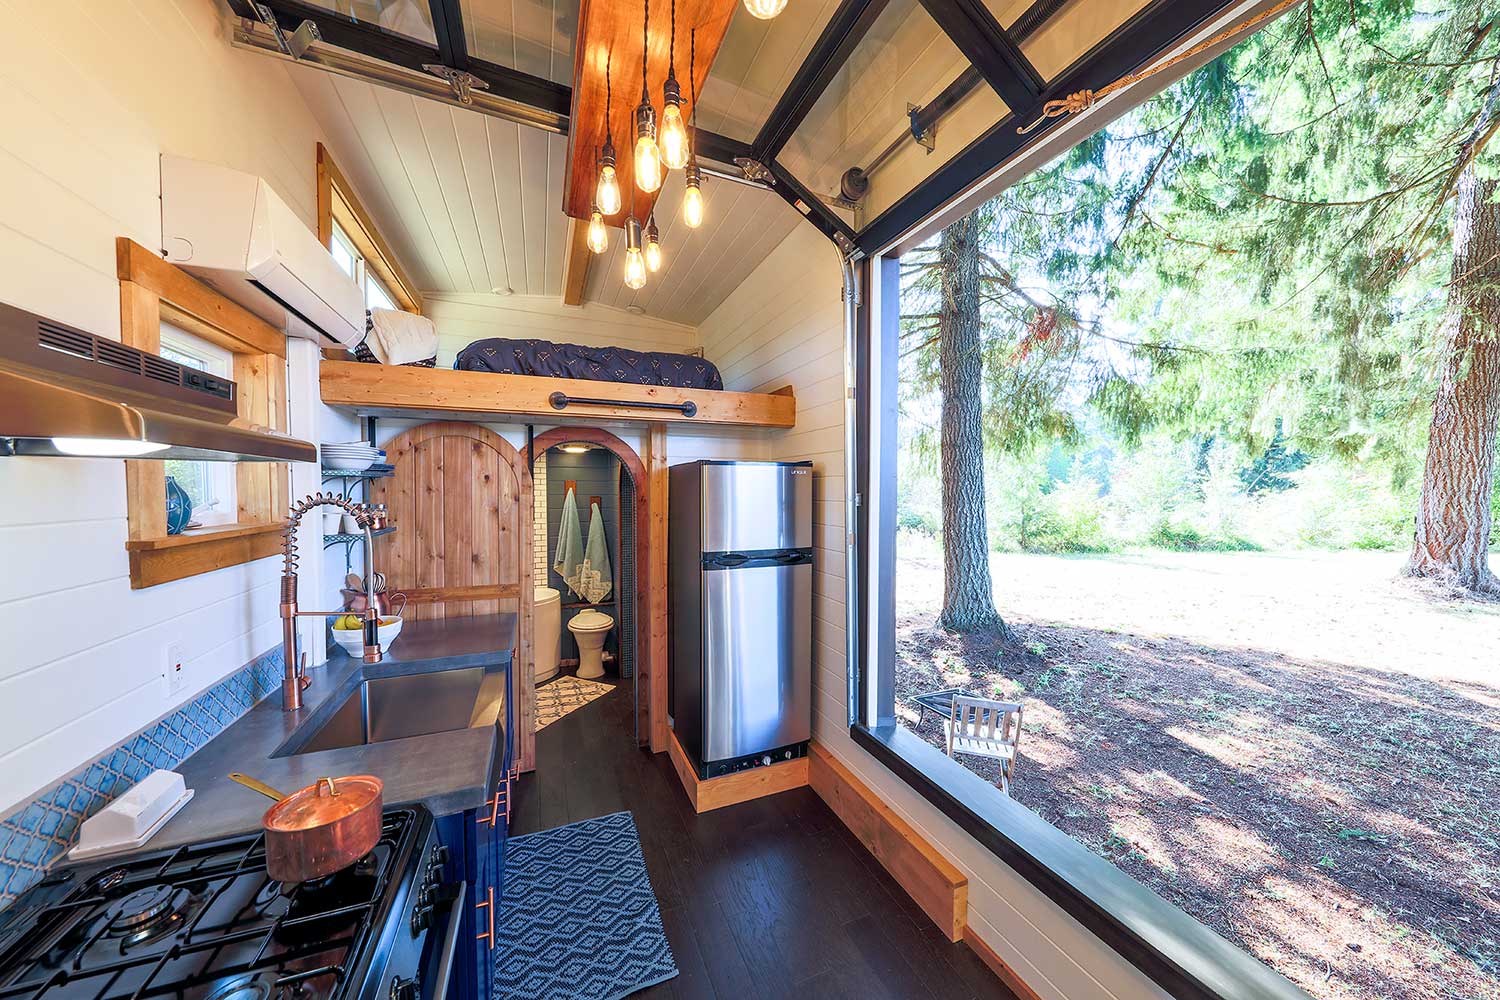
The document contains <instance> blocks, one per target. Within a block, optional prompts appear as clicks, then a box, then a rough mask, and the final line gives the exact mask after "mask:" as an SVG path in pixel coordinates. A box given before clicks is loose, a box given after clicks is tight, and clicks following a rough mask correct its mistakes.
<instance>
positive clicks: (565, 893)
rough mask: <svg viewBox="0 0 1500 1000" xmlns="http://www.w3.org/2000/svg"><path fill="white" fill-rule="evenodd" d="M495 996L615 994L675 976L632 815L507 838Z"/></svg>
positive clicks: (575, 998)
mask: <svg viewBox="0 0 1500 1000" xmlns="http://www.w3.org/2000/svg"><path fill="white" fill-rule="evenodd" d="M499 935H500V942H499V944H498V945H497V947H496V949H495V984H496V985H495V998H496V1000H616V998H618V997H624V996H629V995H630V994H631V993H634V992H635V991H637V990H643V989H645V988H646V987H648V986H653V985H655V984H656V983H660V982H662V981H664V980H667V979H671V978H672V977H673V976H675V975H677V963H676V962H675V961H674V960H673V959H672V949H671V948H670V947H669V946H668V945H667V935H666V932H665V931H664V930H662V925H661V910H660V909H658V908H657V905H656V893H654V892H653V891H652V890H651V879H650V877H649V876H648V875H647V874H646V859H645V858H644V857H643V856H642V855H641V839H640V836H639V835H638V834H637V833H636V830H635V820H634V819H632V818H631V816H630V813H628V812H617V813H614V814H612V815H609V816H601V817H599V818H598V819H586V820H584V821H583V822H581V823H572V824H569V825H568V826H560V827H558V828H556V829H555V830H543V831H542V832H541V833H529V834H526V835H525V836H523V837H516V838H515V839H513V840H509V841H506V844H505V892H504V897H503V902H502V904H501V908H500V928H499Z"/></svg>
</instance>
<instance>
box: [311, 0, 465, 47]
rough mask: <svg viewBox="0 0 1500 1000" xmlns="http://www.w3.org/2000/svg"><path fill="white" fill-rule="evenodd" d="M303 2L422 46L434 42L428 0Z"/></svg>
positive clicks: (434, 35) (435, 42)
mask: <svg viewBox="0 0 1500 1000" xmlns="http://www.w3.org/2000/svg"><path fill="white" fill-rule="evenodd" d="M303 3H307V4H310V5H311V6H313V7H321V8H323V9H324V10H331V11H334V12H335V13H338V14H342V15H344V16H345V17H351V18H353V19H354V20H356V21H362V22H364V23H365V24H372V25H374V26H376V27H377V28H380V29H382V30H383V31H389V32H390V33H391V34H393V35H402V36H405V37H406V38H410V39H412V40H414V41H418V42H421V43H422V44H423V45H431V46H434V47H435V46H436V45H437V35H436V34H435V33H434V32H433V30H432V11H431V10H430V9H429V8H428V6H427V0H303ZM293 27H295V25H293Z"/></svg>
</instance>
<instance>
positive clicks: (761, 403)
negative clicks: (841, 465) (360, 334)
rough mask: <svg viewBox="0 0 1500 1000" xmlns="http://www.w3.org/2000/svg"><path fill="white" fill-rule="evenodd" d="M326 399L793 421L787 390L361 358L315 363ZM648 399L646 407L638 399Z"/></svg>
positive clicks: (730, 422) (552, 418)
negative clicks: (563, 399) (685, 406)
mask: <svg viewBox="0 0 1500 1000" xmlns="http://www.w3.org/2000/svg"><path fill="white" fill-rule="evenodd" d="M319 378H320V380H321V383H322V396H323V402H325V403H327V404H328V405H329V406H341V407H347V408H349V409H352V410H353V411H354V412H355V413H356V414H358V415H360V416H367V417H417V418H422V419H425V420H472V421H476V422H480V423H483V422H486V421H493V420H494V419H495V418H496V417H504V416H515V417H525V418H528V419H529V420H530V421H533V422H535V421H546V422H547V423H549V424H570V423H574V424H576V423H587V424H598V423H600V422H601V421H622V420H623V421H630V422H632V423H646V424H671V425H674V426H692V425H694V424H699V425H705V426H708V425H720V426H724V425H727V426H739V427H783V428H785V427H793V426H795V425H796V423H797V397H796V396H794V395H792V394H791V393H789V392H783V391H777V392H774V393H771V392H727V391H724V390H717V389H681V388H677V387H674V386H664V385H635V384H632V383H629V382H598V381H594V380H592V379H576V378H545V377H543V376H540V375H496V374H494V373H492V372H468V371H454V370H453V369H451V368H410V367H406V366H403V365H371V364H364V363H361V362H358V361H324V362H323V363H322V366H321V368H320V370H319ZM555 392H561V393H563V394H565V395H567V396H570V397H573V398H578V397H584V398H590V399H607V400H609V401H610V402H609V403H608V404H605V405H589V404H573V405H570V406H568V407H567V408H566V409H563V410H559V409H557V408H556V407H554V406H553V405H552V402H551V396H552V394H553V393H555ZM689 401H691V402H692V403H693V404H694V405H695V406H697V408H698V411H697V413H696V414H694V415H693V416H691V417H688V416H684V415H683V414H682V413H681V412H680V411H678V410H672V409H656V408H655V407H656V405H657V404H661V403H671V404H677V403H684V402H689ZM643 403H645V404H651V405H650V406H649V407H643V406H642V405H641V404H643Z"/></svg>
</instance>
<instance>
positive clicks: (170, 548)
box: [125, 523, 283, 590]
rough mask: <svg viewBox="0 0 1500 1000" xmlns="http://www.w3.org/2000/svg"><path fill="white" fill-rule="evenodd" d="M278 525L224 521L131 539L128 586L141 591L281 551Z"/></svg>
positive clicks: (127, 548) (128, 545) (127, 545)
mask: <svg viewBox="0 0 1500 1000" xmlns="http://www.w3.org/2000/svg"><path fill="white" fill-rule="evenodd" d="M282 527H283V526H282V525H281V524H279V523H268V524H226V525H223V526H222V527H207V528H195V529H193V530H191V531H184V532H183V533H182V534H180V535H163V536H160V537H152V538H132V539H129V540H128V541H126V543H125V549H126V551H127V552H128V553H129V555H130V587H131V589H132V590H141V589H143V588H145V587H154V586H156V585H157V584H159V583H170V582H171V581H173V580H182V579H186V578H187V577H190V576H197V575H198V574H199V573H208V572H212V571H213V570H216V569H224V568H225V567H227V566H238V565H240V564H241V563H247V562H253V561H254V560H256V559H264V558H266V557H267V556H274V555H276V554H277V553H278V552H280V551H281V532H282Z"/></svg>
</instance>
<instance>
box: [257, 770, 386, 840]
mask: <svg viewBox="0 0 1500 1000" xmlns="http://www.w3.org/2000/svg"><path fill="white" fill-rule="evenodd" d="M384 789H385V784H384V782H382V781H381V780H380V779H379V778H377V777H375V776H374V775H372V774H355V775H350V776H348V777H343V778H320V779H318V782H317V784H315V785H311V786H309V787H307V788H304V789H301V790H300V791H296V792H293V793H292V794H291V795H288V796H287V797H286V798H284V799H282V800H281V801H280V802H278V803H276V804H275V805H273V806H272V807H271V808H269V809H267V810H266V815H265V817H264V818H263V819H262V820H261V822H262V823H263V825H264V826H265V828H266V829H267V830H274V831H278V832H292V831H295V830H311V829H314V828H316V827H320V826H327V825H328V824H330V823H336V822H338V821H339V820H341V819H343V818H344V817H346V816H350V815H353V814H354V813H356V812H358V811H359V810H361V809H363V808H365V807H366V806H368V805H369V804H370V803H371V802H373V801H374V800H376V799H378V798H380V796H381V794H382V792H383V791H384Z"/></svg>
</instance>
